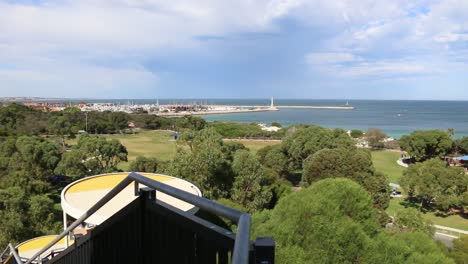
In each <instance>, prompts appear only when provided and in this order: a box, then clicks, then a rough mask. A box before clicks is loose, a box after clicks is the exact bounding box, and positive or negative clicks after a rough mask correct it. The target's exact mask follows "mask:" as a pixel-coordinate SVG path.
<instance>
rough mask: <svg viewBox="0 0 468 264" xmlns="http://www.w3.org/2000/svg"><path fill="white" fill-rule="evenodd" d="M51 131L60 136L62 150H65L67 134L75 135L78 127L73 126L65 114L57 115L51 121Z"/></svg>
mask: <svg viewBox="0 0 468 264" xmlns="http://www.w3.org/2000/svg"><path fill="white" fill-rule="evenodd" d="M49 131H50V133H52V134H54V135H57V136H59V137H60V139H61V144H62V150H63V151H65V149H66V143H65V136H70V137H73V136H74V135H75V134H76V133H77V132H78V129H76V127H73V125H72V123H71V122H70V121H69V120H68V118H66V117H65V116H56V117H53V118H52V119H50V121H49Z"/></svg>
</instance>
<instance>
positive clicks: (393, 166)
mask: <svg viewBox="0 0 468 264" xmlns="http://www.w3.org/2000/svg"><path fill="white" fill-rule="evenodd" d="M399 158H400V154H399V153H397V152H390V151H373V152H372V162H373V163H374V167H375V168H376V170H377V171H379V172H382V173H384V174H386V175H387V176H388V180H389V181H390V182H392V183H399V181H400V177H401V176H402V175H403V171H404V170H405V168H403V167H401V166H399V165H398V164H397V163H396V161H397V160H398V159H399Z"/></svg>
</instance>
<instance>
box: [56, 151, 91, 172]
mask: <svg viewBox="0 0 468 264" xmlns="http://www.w3.org/2000/svg"><path fill="white" fill-rule="evenodd" d="M87 159H88V156H87V154H86V153H85V152H84V151H82V150H80V149H76V148H75V149H72V150H71V151H67V152H65V153H64V154H63V155H62V159H61V160H60V162H59V164H58V165H57V167H56V168H55V173H57V174H61V175H66V176H69V177H71V178H73V179H74V180H77V179H80V178H83V177H85V176H89V175H92V174H93V172H92V171H91V168H88V167H87V166H86V164H85V162H86V160H87Z"/></svg>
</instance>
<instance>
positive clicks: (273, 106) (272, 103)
mask: <svg viewBox="0 0 468 264" xmlns="http://www.w3.org/2000/svg"><path fill="white" fill-rule="evenodd" d="M270 108H275V104H274V100H273V97H271V104H270Z"/></svg>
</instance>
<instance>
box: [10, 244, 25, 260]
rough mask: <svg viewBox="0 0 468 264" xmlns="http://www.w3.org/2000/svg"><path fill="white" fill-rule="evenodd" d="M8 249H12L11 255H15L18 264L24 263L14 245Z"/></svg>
mask: <svg viewBox="0 0 468 264" xmlns="http://www.w3.org/2000/svg"><path fill="white" fill-rule="evenodd" d="M8 247H9V248H10V251H11V254H13V257H14V258H15V260H16V263H18V264H20V263H23V261H22V260H21V258H20V256H19V255H18V252H16V249H15V247H13V245H12V244H11V243H10V244H8Z"/></svg>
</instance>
